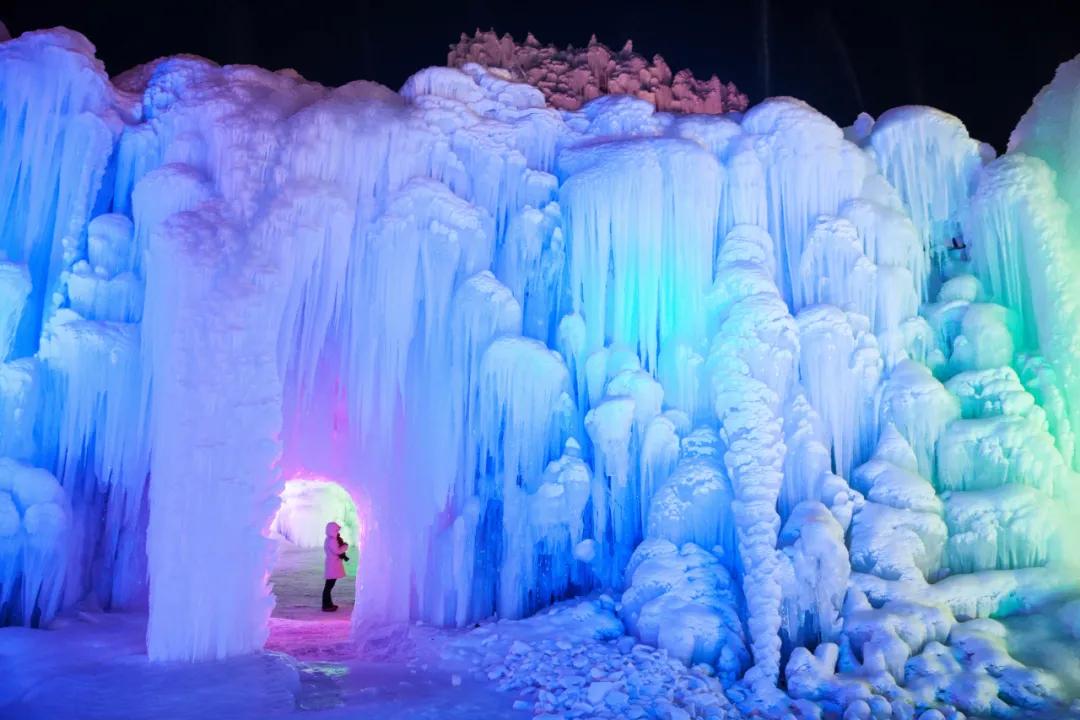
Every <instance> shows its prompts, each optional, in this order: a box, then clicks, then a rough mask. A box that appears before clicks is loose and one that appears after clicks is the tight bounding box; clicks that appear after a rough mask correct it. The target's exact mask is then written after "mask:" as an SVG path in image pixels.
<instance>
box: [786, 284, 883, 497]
mask: <svg viewBox="0 0 1080 720" xmlns="http://www.w3.org/2000/svg"><path fill="white" fill-rule="evenodd" d="M797 321H798V323H799V340H800V345H801V349H802V352H801V354H800V356H799V372H800V376H801V377H802V382H803V385H804V387H805V388H806V394H807V398H808V399H809V400H810V403H811V405H813V406H814V407H815V408H816V409H817V411H818V412H819V413H820V414H821V419H822V421H823V422H824V425H825V428H826V429H827V441H828V442H829V444H830V445H831V448H832V454H833V467H834V469H835V471H836V472H837V474H839V475H841V476H843V477H847V476H848V474H849V472H850V470H851V468H852V466H853V464H857V463H859V462H861V461H862V460H864V459H866V458H867V457H869V455H870V453H871V452H873V449H874V445H875V443H876V442H877V437H878V417H877V416H878V408H877V392H878V385H879V383H880V381H881V375H882V367H883V363H882V360H881V354H880V353H879V351H878V348H877V342H876V339H875V338H874V336H873V335H871V334H870V332H869V328H868V327H867V326H866V318H865V317H863V316H859V315H852V314H850V313H848V314H845V313H844V312H842V311H841V310H839V309H838V308H837V307H835V306H832V305H816V306H813V307H809V308H806V309H805V310H803V311H802V312H800V313H799V315H798V317H797Z"/></svg>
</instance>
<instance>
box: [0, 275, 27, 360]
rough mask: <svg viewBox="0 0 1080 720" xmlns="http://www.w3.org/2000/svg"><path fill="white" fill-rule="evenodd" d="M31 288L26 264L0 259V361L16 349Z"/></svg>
mask: <svg viewBox="0 0 1080 720" xmlns="http://www.w3.org/2000/svg"><path fill="white" fill-rule="evenodd" d="M30 290H31V285H30V273H29V271H28V270H27V269H26V266H25V265H16V264H14V263H8V262H3V261H0V362H3V361H4V360H7V359H8V358H9V357H11V355H12V353H13V351H14V349H15V332H16V330H18V329H19V321H20V319H21V318H22V311H23V307H25V305H26V299H27V297H29V295H30Z"/></svg>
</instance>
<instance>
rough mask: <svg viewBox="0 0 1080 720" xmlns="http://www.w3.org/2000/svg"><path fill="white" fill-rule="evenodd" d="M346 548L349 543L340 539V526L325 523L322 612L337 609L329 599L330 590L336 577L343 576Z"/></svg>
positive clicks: (336, 579)
mask: <svg viewBox="0 0 1080 720" xmlns="http://www.w3.org/2000/svg"><path fill="white" fill-rule="evenodd" d="M348 549H349V544H348V543H347V542H345V541H344V540H342V539H341V526H340V525H338V524H337V523H336V522H329V523H326V542H324V543H323V550H324V551H325V552H326V563H325V566H326V573H325V575H326V584H325V585H324V586H323V591H322V609H323V612H333V611H334V610H337V609H338V606H337V605H335V604H334V601H333V600H331V599H330V591H331V590H333V589H334V583H336V582H337V581H338V578H343V577H345V561H346V560H348V559H349V557H348V556H347V555H346V554H345V551H346V550H348Z"/></svg>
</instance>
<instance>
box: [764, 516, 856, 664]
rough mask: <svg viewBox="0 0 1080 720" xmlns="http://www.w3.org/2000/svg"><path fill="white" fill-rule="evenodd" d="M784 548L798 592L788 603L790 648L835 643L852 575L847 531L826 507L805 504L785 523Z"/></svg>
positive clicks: (781, 534)
mask: <svg viewBox="0 0 1080 720" xmlns="http://www.w3.org/2000/svg"><path fill="white" fill-rule="evenodd" d="M780 548H781V549H782V550H783V552H784V554H785V555H787V557H788V558H790V562H791V567H792V569H793V571H794V583H793V584H792V587H793V589H794V592H791V593H789V594H788V595H787V596H785V598H784V605H785V606H786V607H785V613H784V614H785V618H784V629H785V631H786V634H787V637H788V642H789V644H790V646H793V647H798V646H813V645H816V644H817V643H819V642H823V641H832V640H835V639H836V638H837V637H838V636H839V633H840V629H841V628H842V626H843V620H842V618H841V610H842V609H843V605H844V596H845V595H846V593H847V590H848V581H849V578H850V575H851V561H850V560H849V559H848V550H847V546H846V545H845V543H844V528H843V527H842V526H841V525H840V523H839V522H837V520H836V517H835V516H834V515H833V514H832V513H831V512H830V511H829V508H827V507H825V505H823V504H822V503H820V502H818V501H815V500H804V501H803V502H801V503H799V504H798V505H796V506H795V508H794V509H793V510H792V511H791V514H790V516H789V517H788V519H787V522H785V523H784V527H783V530H782V532H781V533H780Z"/></svg>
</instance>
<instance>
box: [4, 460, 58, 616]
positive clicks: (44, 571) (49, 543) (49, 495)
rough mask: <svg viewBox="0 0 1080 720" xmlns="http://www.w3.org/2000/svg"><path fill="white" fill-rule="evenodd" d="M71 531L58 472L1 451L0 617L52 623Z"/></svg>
mask: <svg viewBox="0 0 1080 720" xmlns="http://www.w3.org/2000/svg"><path fill="white" fill-rule="evenodd" d="M70 531H71V506H70V502H69V500H68V498H67V496H66V495H65V494H64V490H63V489H62V488H61V487H60V483H58V482H57V480H56V478H55V477H53V475H52V473H50V472H48V471H47V470H42V469H41V468H34V467H29V466H27V465H24V464H22V463H20V462H16V461H14V460H11V459H10V458H4V457H0V548H2V549H3V552H2V553H0V621H2V622H4V623H9V622H15V623H18V624H21V625H34V626H38V625H39V624H40V625H46V624H48V622H49V621H50V620H51V619H52V617H53V615H55V614H56V613H57V611H59V610H60V607H61V601H62V598H63V590H64V577H65V571H66V569H67V566H68V557H69V555H70V553H72V552H73V551H75V550H76V548H74V547H72V543H71V538H70Z"/></svg>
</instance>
